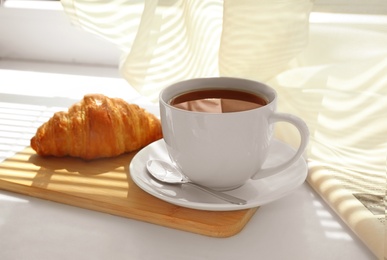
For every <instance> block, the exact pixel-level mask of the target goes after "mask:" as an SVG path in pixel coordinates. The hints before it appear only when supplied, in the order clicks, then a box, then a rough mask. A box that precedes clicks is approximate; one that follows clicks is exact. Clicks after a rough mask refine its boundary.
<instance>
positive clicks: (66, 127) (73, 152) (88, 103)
mask: <svg viewBox="0 0 387 260" xmlns="http://www.w3.org/2000/svg"><path fill="white" fill-rule="evenodd" d="M161 137H162V131H161V124H160V120H159V119H158V118H157V117H156V116H154V115H153V114H151V113H148V112H147V111H145V110H144V109H143V108H140V107H139V106H138V105H136V104H128V103H127V102H125V101H124V100H122V99H119V98H109V97H106V96H104V95H102V94H89V95H85V96H84V98H83V100H81V101H80V102H78V103H76V104H74V105H72V106H71V107H70V108H69V109H68V111H67V112H62V111H61V112H56V113H55V114H54V115H53V117H51V118H50V119H49V120H48V121H47V122H46V123H44V124H43V125H42V126H40V127H39V128H38V130H37V132H36V134H35V136H34V137H33V138H32V139H31V147H32V148H33V149H34V150H35V151H36V153H37V154H39V155H41V156H57V157H62V156H72V157H79V158H82V159H85V160H91V159H96V158H102V157H113V156H117V155H120V154H123V153H126V152H131V151H135V150H137V149H140V148H142V147H144V146H146V145H148V144H150V143H151V142H153V141H156V140H158V139H160V138H161Z"/></svg>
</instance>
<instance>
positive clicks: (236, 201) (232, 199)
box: [185, 182, 246, 205]
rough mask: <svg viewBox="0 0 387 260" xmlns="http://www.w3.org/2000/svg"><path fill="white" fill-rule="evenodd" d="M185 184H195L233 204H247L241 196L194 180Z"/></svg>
mask: <svg viewBox="0 0 387 260" xmlns="http://www.w3.org/2000/svg"><path fill="white" fill-rule="evenodd" d="M185 184H189V185H191V186H194V187H196V188H198V189H200V190H202V191H205V192H207V193H209V194H211V195H214V196H215V197H217V198H219V199H222V200H225V201H227V202H230V203H232V204H237V205H245V204H246V201H245V200H243V199H240V198H237V197H234V196H231V195H228V194H226V193H223V192H220V191H216V190H213V189H210V188H207V187H204V186H201V185H199V184H196V183H193V182H186V183H185Z"/></svg>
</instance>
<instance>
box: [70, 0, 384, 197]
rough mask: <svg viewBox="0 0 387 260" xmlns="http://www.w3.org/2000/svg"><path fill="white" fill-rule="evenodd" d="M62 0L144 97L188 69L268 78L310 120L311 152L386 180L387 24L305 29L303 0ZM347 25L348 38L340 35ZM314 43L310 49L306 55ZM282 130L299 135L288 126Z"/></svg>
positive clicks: (283, 105) (307, 4)
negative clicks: (384, 28)
mask: <svg viewBox="0 0 387 260" xmlns="http://www.w3.org/2000/svg"><path fill="white" fill-rule="evenodd" d="M62 4H63V6H64V7H65V10H66V12H67V14H68V15H69V16H70V17H71V19H72V21H73V22H74V23H75V24H78V25H79V26H80V27H82V28H83V29H84V30H87V31H90V32H92V33H94V34H96V35H99V36H101V37H104V38H105V39H107V40H109V41H112V42H114V43H115V44H117V46H118V47H119V48H120V49H121V50H122V60H121V62H120V71H121V73H122V76H123V77H124V78H125V79H126V80H127V81H128V82H129V83H130V85H131V86H133V87H134V88H136V89H137V90H138V91H139V92H140V93H141V94H143V95H145V96H147V97H149V98H150V99H151V100H153V101H157V96H158V93H159V91H160V90H161V89H162V88H164V87H165V86H167V85H168V84H170V83H172V82H176V81H179V80H183V79H188V78H193V77H208V76H219V75H223V76H235V77H245V78H250V79H256V80H260V81H264V82H267V83H269V84H270V85H272V86H274V87H275V88H276V89H277V91H278V92H279V96H280V102H279V110H281V111H286V112H291V113H295V114H297V115H299V116H301V117H302V118H303V119H304V120H305V121H306V122H307V124H308V125H309V127H310V130H311V144H310V148H309V150H308V155H309V158H310V160H312V161H313V160H316V161H319V162H323V163H324V164H328V165H329V166H331V167H335V168H339V169H340V170H349V171H358V172H367V174H371V175H372V176H373V178H376V179H378V180H380V181H381V183H384V184H385V167H386V155H387V112H386V111H387V76H386V75H387V48H386V47H387V36H386V35H385V34H382V33H379V34H377V33H369V32H367V31H362V29H361V28H359V29H348V28H340V27H338V28H337V32H336V33H335V39H334V43H332V42H333V41H332V42H330V41H327V38H321V39H320V38H319V36H318V35H312V36H313V37H311V38H310V37H309V35H308V34H309V33H310V31H309V27H308V26H309V24H308V21H309V13H310V11H311V7H312V5H313V3H312V1H309V0H277V1H275V0H274V1H272V0H235V1H231V0H224V1H221V0H159V1H156V0H143V1H140V0H110V1H105V0H94V1H86V0H62ZM315 29H316V30H315V31H314V32H313V33H316V31H317V32H318V33H320V34H324V30H326V29H324V28H319V27H317V28H315ZM348 30H353V31H352V32H351V34H350V35H352V36H353V37H355V38H354V39H353V41H348V39H344V38H343V39H342V41H341V38H340V37H346V36H345V35H347V34H346V33H348ZM356 35H358V37H357V36H356ZM352 36H351V37H352ZM311 39H312V40H313V42H310V40H311ZM319 40H321V41H319ZM308 41H309V45H308ZM341 42H343V44H340V43H341ZM348 42H351V43H350V44H348ZM313 46H319V48H314V47H313ZM315 50H318V52H320V53H313V52H314V51H315ZM311 52H312V54H311V55H312V56H315V59H314V60H313V61H312V62H310V61H309V62H308V63H305V62H304V61H305V60H304V57H305V55H308V54H310V53H311ZM96 55H98V54H96ZM309 56H310V55H309ZM283 136H284V138H285V139H286V138H287V139H292V140H293V139H297V138H295V137H294V136H296V135H291V134H289V130H286V134H284V135H283ZM292 140H290V141H292ZM294 142H295V143H296V142H297V140H295V141H294ZM373 188H375V189H377V190H378V191H381V190H383V189H385V187H384V186H380V187H373ZM370 189H372V187H370Z"/></svg>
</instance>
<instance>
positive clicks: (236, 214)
mask: <svg viewBox="0 0 387 260" xmlns="http://www.w3.org/2000/svg"><path fill="white" fill-rule="evenodd" d="M135 154H136V153H135V152H134V153H129V154H124V155H122V156H119V157H115V158H109V159H100V160H95V161H91V162H85V161H83V160H80V159H76V158H69V157H66V158H55V157H49V158H42V157H40V156H38V155H36V154H35V151H33V150H32V148H30V147H27V148H26V149H25V150H23V151H22V152H19V153H17V154H16V155H15V156H13V157H11V158H8V159H6V160H5V161H4V162H2V163H1V164H0V189H4V190H8V191H12V192H17V193H20V194H25V195H29V196H33V197H37V198H41V199H46V200H50V201H55V202H59V203H64V204H68V205H72V206H76V207H81V208H85V209H90V210H95V211H100V212H105V213H109V214H113V215H117V216H121V217H126V218H131V219H136V220H141V221H145V222H149V223H153V224H157V225H161V226H165V227H170V228H175V229H179V230H184V231H189V232H193V233H197V234H202V235H206V236H211V237H229V236H232V235H235V234H237V233H238V232H239V231H241V230H242V229H243V227H244V226H245V225H246V224H247V222H248V221H249V220H250V218H251V217H252V216H253V215H254V213H255V211H256V210H257V208H252V209H247V210H239V211H225V212H223V211H222V212H219V211H202V210H193V209H188V208H184V207H180V206H175V205H172V204H170V203H167V202H164V201H162V200H160V199H158V198H155V197H153V196H151V195H149V194H148V193H146V192H144V191H143V190H141V189H140V188H139V187H138V186H137V185H136V184H135V183H134V182H133V181H132V180H131V178H130V174H129V164H130V161H131V159H132V158H133V156H134V155H135Z"/></svg>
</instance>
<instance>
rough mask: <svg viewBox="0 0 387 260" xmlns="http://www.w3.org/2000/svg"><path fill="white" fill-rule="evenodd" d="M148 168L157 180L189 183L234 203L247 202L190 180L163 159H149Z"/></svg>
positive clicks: (241, 203) (171, 182) (242, 203)
mask: <svg viewBox="0 0 387 260" xmlns="http://www.w3.org/2000/svg"><path fill="white" fill-rule="evenodd" d="M146 168H147V169H148V171H149V173H150V174H151V175H152V176H153V177H155V178H156V179H157V180H159V181H161V182H165V183H170V184H189V185H191V186H194V187H196V188H198V189H200V190H202V191H205V192H207V193H209V194H211V195H213V196H215V197H217V198H219V199H222V200H225V201H227V202H230V203H232V204H237V205H244V204H246V201H245V200H242V199H239V198H236V197H234V196H231V195H228V194H226V193H223V192H220V191H216V190H212V189H210V188H207V187H204V186H201V185H199V184H196V183H193V182H191V181H189V180H188V179H187V178H186V177H185V176H184V175H183V174H182V173H181V172H180V171H179V170H178V169H176V167H175V166H174V165H173V164H170V163H167V162H165V161H161V160H149V161H148V162H147V164H146Z"/></svg>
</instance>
